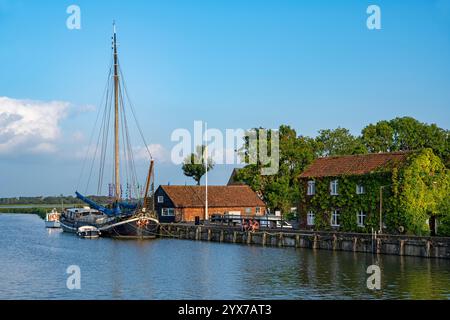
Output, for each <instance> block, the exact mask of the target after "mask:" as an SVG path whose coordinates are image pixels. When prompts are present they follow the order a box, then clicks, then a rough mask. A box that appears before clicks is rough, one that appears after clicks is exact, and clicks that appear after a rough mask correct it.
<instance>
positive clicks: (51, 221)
mask: <svg viewBox="0 0 450 320" xmlns="http://www.w3.org/2000/svg"><path fill="white" fill-rule="evenodd" d="M60 216H61V215H60V213H59V212H58V211H57V210H56V208H53V210H52V211H51V212H47V213H46V215H45V227H46V228H60V227H61V224H60Z"/></svg>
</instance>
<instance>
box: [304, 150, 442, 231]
mask: <svg viewBox="0 0 450 320" xmlns="http://www.w3.org/2000/svg"><path fill="white" fill-rule="evenodd" d="M449 185H450V178H449V174H448V171H447V169H446V168H445V166H444V164H443V163H442V161H441V160H440V158H439V157H437V156H435V155H434V154H433V152H432V151H431V150H430V149H424V150H421V151H414V152H392V153H376V154H364V155H351V156H334V157H324V158H318V159H316V160H315V161H313V163H312V164H311V165H310V166H308V167H307V168H306V170H305V171H304V172H303V173H302V174H301V175H300V202H299V208H298V209H299V213H300V226H301V227H302V228H304V229H314V230H340V231H352V232H371V230H372V228H373V229H374V230H379V228H380V216H381V220H382V227H383V232H389V233H409V234H427V233H430V230H431V233H432V234H433V233H434V231H435V230H436V229H437V228H436V226H437V220H438V218H439V217H440V216H442V215H444V214H447V212H444V210H445V209H443V206H442V204H443V203H444V202H445V201H446V199H447V198H448V197H449V190H450V188H449ZM380 209H381V210H380Z"/></svg>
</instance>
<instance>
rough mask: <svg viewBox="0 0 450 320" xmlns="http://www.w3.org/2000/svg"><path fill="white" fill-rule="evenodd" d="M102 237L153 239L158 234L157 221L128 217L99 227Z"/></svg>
mask: <svg viewBox="0 0 450 320" xmlns="http://www.w3.org/2000/svg"><path fill="white" fill-rule="evenodd" d="M100 231H101V236H102V237H110V238H119V239H154V238H156V237H157V236H158V232H159V222H158V221H157V220H154V219H145V218H144V219H140V218H130V219H127V220H124V221H120V222H117V223H114V224H111V225H109V226H105V227H102V228H100Z"/></svg>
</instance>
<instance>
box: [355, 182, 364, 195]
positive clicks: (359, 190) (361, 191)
mask: <svg viewBox="0 0 450 320" xmlns="http://www.w3.org/2000/svg"><path fill="white" fill-rule="evenodd" d="M364 193H366V189H365V188H364V186H363V185H362V184H357V185H356V194H364Z"/></svg>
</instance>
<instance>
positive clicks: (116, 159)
mask: <svg viewBox="0 0 450 320" xmlns="http://www.w3.org/2000/svg"><path fill="white" fill-rule="evenodd" d="M113 28H114V35H113V48H114V184H115V198H116V200H117V201H118V200H120V172H119V72H118V69H119V68H118V58H117V41H116V23H115V22H114V23H113Z"/></svg>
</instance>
